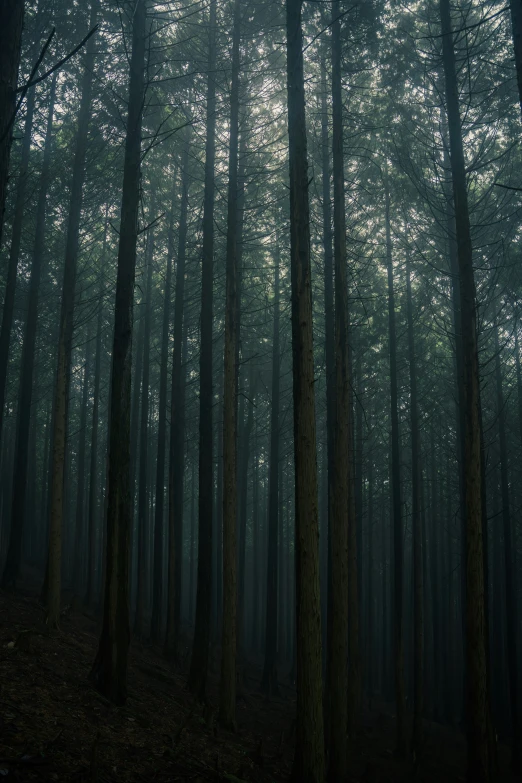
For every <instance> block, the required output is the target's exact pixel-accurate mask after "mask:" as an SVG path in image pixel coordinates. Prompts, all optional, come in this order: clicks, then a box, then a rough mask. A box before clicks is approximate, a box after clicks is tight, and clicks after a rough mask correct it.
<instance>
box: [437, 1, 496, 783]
mask: <svg viewBox="0 0 522 783" xmlns="http://www.w3.org/2000/svg"><path fill="white" fill-rule="evenodd" d="M440 15H441V27H442V44H443V64H444V76H445V90H446V103H447V113H448V128H449V139H450V157H451V172H452V181H453V198H454V204H455V225H456V236H457V258H458V265H459V277H460V311H461V334H462V358H463V375H464V403H465V408H464V433H463V441H464V449H463V451H464V460H463V463H464V464H463V470H464V489H465V508H466V677H467V709H466V721H467V739H468V780H469V781H470V783H471V781H473V782H474V783H487V782H488V781H489V780H490V758H489V745H488V736H487V734H488V732H487V723H488V721H487V715H488V689H487V669H486V621H485V611H484V562H483V532H482V481H481V464H480V463H481V438H480V429H481V428H480V379H479V364H478V345H477V315H476V303H475V279H474V272H473V257H472V245H471V230H470V221H469V210H468V193H467V184H466V167H465V161H464V149H463V141H462V129H461V121H460V109H459V95H458V86H457V77H456V63H455V50H454V42H453V31H452V23H451V10H450V2H449V0H440Z"/></svg>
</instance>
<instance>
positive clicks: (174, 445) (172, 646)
mask: <svg viewBox="0 0 522 783" xmlns="http://www.w3.org/2000/svg"><path fill="white" fill-rule="evenodd" d="M188 153H189V137H188V135H187V136H186V138H185V143H184V147H183V160H182V164H181V208H180V215H179V233H178V258H177V262H176V295H175V300H174V347H173V351H172V391H171V412H170V454H169V550H168V591H169V592H168V601H167V636H166V652H167V654H168V655H171V656H176V655H177V654H178V642H179V626H180V618H181V587H182V580H181V576H182V574H181V568H182V550H181V546H182V540H183V486H184V484H183V478H184V469H183V441H184V427H185V391H184V387H185V373H184V371H183V369H182V364H183V329H184V309H185V259H186V251H187V212H188V197H189V168H188V167H189V155H188Z"/></svg>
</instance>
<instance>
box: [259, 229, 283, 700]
mask: <svg viewBox="0 0 522 783" xmlns="http://www.w3.org/2000/svg"><path fill="white" fill-rule="evenodd" d="M276 241H277V239H276ZM274 261H275V271H274V328H273V341H272V396H271V406H270V467H269V478H268V482H269V483H268V558H267V572H266V601H267V612H266V630H265V663H264V669H263V680H262V683H261V687H262V689H263V690H264V691H265V692H266V693H277V691H278V684H277V669H276V664H277V610H278V606H277V558H278V551H277V534H278V527H279V522H280V520H279V519H278V515H279V492H280V487H279V406H280V400H279V386H280V361H281V359H280V344H279V328H280V327H279V248H278V247H276V249H275V254H274Z"/></svg>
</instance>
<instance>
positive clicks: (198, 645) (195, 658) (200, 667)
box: [188, 0, 216, 699]
mask: <svg viewBox="0 0 522 783" xmlns="http://www.w3.org/2000/svg"><path fill="white" fill-rule="evenodd" d="M215 68H216V0H211V3H210V27H209V57H208V77H207V140H206V147H205V194H204V202H203V253H202V255H203V258H202V265H201V345H200V359H199V369H200V374H199V500H198V506H199V507H198V520H199V530H198V586H197V595H196V623H195V629H194V642H193V646H192V658H191V661H190V674H189V682H188V684H189V688H190V691H191V692H192V693H193V694H194V695H195V696H197V697H198V698H199V699H203V698H204V697H205V695H206V688H207V669H208V647H209V638H210V613H211V607H212V604H211V601H212V592H211V591H212V492H213V483H214V482H213V462H212V402H213V400H212V326H213V314H212V303H213V269H214V192H215V182H214V166H215V158H216V149H215V139H216V116H215V113H216V83H215V81H214V79H215V74H214V71H215Z"/></svg>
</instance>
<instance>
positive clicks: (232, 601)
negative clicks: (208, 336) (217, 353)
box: [219, 0, 241, 728]
mask: <svg viewBox="0 0 522 783" xmlns="http://www.w3.org/2000/svg"><path fill="white" fill-rule="evenodd" d="M240 35H241V3H240V0H235V2H234V31H233V38H232V85H231V93H230V144H229V159H228V211H227V249H226V303H225V351H224V369H223V632H222V638H221V651H222V656H221V683H220V689H219V714H220V721H221V723H222V724H223V725H224V726H226V727H228V728H231V727H233V726H234V724H235V716H236V646H237V641H236V632H237V628H236V619H237V575H236V569H237V562H236V557H237V555H236V520H237V373H238V363H237V359H238V341H239V328H238V295H239V290H238V289H239V285H238V284H239V269H238V261H239V257H238V248H237V228H238V226H237V222H238V221H237V218H238V209H237V207H238V195H239V188H238V137H239V136H238V134H239V44H240Z"/></svg>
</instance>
